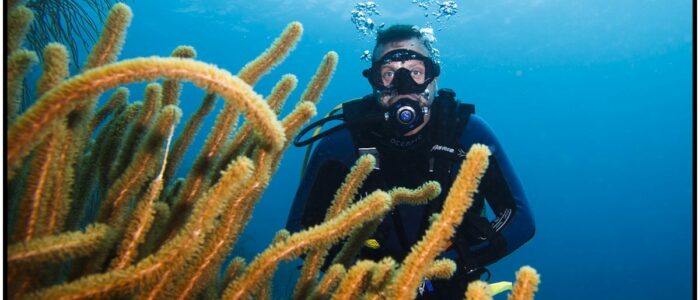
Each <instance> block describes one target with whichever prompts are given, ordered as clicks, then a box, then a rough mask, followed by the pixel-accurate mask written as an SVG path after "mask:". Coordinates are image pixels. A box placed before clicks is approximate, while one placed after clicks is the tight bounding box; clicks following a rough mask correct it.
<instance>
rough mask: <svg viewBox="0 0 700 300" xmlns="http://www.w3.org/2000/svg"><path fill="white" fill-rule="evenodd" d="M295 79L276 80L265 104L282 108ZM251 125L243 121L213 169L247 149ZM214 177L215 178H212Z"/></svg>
mask: <svg viewBox="0 0 700 300" xmlns="http://www.w3.org/2000/svg"><path fill="white" fill-rule="evenodd" d="M296 85H297V79H296V77H295V76H294V75H284V76H282V79H281V80H280V81H279V82H277V84H276V85H275V87H274V88H273V89H272V92H271V93H270V95H269V96H268V97H267V98H266V100H265V102H267V105H268V106H269V107H270V108H271V109H272V110H273V111H274V112H275V114H279V113H280V110H281V109H282V105H283V104H284V102H285V101H286V100H287V97H289V94H290V93H291V92H292V90H294V89H295V88H296ZM252 131H253V130H252V127H251V125H250V124H248V122H245V123H243V125H242V126H241V127H240V129H238V132H237V133H236V135H235V136H234V137H233V139H231V141H230V142H228V143H227V145H226V147H225V148H224V150H223V154H222V155H221V158H220V159H219V162H218V163H217V165H216V167H214V170H221V169H223V167H225V166H226V163H228V162H229V161H231V160H232V159H234V158H235V157H237V156H238V155H241V154H243V153H247V152H248V151H249V147H250V145H251V144H252V142H251V139H250V136H251V134H252ZM214 179H215V178H214Z"/></svg>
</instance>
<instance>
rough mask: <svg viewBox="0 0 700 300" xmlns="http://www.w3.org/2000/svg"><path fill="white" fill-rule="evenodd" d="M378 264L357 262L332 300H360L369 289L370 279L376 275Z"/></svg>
mask: <svg viewBox="0 0 700 300" xmlns="http://www.w3.org/2000/svg"><path fill="white" fill-rule="evenodd" d="M376 266H377V263H375V262H373V261H370V260H361V261H359V262H357V263H356V264H355V265H354V266H353V267H352V268H350V270H348V274H347V275H346V276H345V278H343V281H341V282H340V285H339V286H338V289H337V290H336V292H335V294H333V297H332V298H331V299H332V300H353V299H358V298H359V296H360V295H362V293H363V292H364V291H365V290H366V289H367V284H368V283H369V278H370V277H371V276H372V273H374V269H375V268H376Z"/></svg>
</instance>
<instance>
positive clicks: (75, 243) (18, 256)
mask: <svg viewBox="0 0 700 300" xmlns="http://www.w3.org/2000/svg"><path fill="white" fill-rule="evenodd" d="M110 231H111V229H110V228H109V226H107V225H103V224H95V225H92V226H88V227H87V229H85V232H68V233H63V234H60V235H52V236H47V237H44V238H39V239H34V240H32V241H28V242H22V243H17V244H14V245H11V246H10V247H8V248H7V263H8V264H9V265H10V268H19V267H20V266H26V265H28V264H33V265H39V264H42V263H48V262H51V263H57V262H62V261H65V260H67V259H69V258H75V257H81V256H86V255H89V254H92V253H94V252H95V251H97V250H98V249H100V248H101V247H102V246H104V245H103V244H104V242H105V241H106V240H107V239H108V237H109V235H110Z"/></svg>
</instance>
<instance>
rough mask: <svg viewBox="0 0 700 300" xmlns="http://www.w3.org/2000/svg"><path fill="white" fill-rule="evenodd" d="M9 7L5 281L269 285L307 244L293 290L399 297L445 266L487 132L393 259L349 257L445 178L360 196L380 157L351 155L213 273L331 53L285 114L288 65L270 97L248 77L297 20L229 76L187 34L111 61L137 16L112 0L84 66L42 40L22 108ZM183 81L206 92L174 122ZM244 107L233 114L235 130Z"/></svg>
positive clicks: (92, 285) (12, 284)
mask: <svg viewBox="0 0 700 300" xmlns="http://www.w3.org/2000/svg"><path fill="white" fill-rule="evenodd" d="M20 2H21V1H20ZM9 9H10V11H9V12H8V15H7V16H8V18H9V20H8V24H9V25H10V26H11V27H13V28H10V30H8V31H7V32H8V35H9V36H8V40H10V41H12V44H11V47H10V48H7V50H8V56H7V57H6V59H7V62H8V77H7V78H6V80H7V86H8V90H7V91H6V95H5V96H6V101H7V105H8V107H9V108H10V109H9V110H8V115H7V116H6V118H7V120H8V126H9V128H8V131H7V133H6V134H7V140H8V145H7V154H6V166H7V174H8V179H7V180H8V181H7V183H8V187H9V190H10V193H9V197H8V198H7V201H8V203H9V205H6V209H8V210H9V211H8V212H7V215H9V216H10V220H9V222H8V223H6V224H8V226H6V228H7V229H6V230H7V235H8V237H9V241H10V245H9V247H8V248H7V259H6V263H7V266H8V274H7V277H6V282H5V283H6V287H7V288H8V294H9V296H10V298H12V299H24V298H26V299H102V298H122V297H129V298H137V299H144V298H147V299H192V298H197V297H206V298H217V299H218V298H221V299H251V298H253V297H256V298H262V299H267V298H270V297H272V296H271V295H270V293H271V288H270V284H271V280H272V274H273V273H274V270H275V269H276V268H277V265H278V264H279V263H280V262H281V261H282V260H290V259H294V258H296V257H299V256H301V255H302V254H304V255H306V257H307V265H306V266H305V267H304V270H303V271H302V274H303V275H302V277H301V279H300V281H299V283H298V284H297V292H295V298H298V299H305V298H311V299H328V298H331V297H332V298H334V299H351V298H355V297H362V296H364V297H366V298H368V299H393V298H396V299H410V298H413V297H414V296H415V291H416V288H417V285H418V282H419V280H420V279H421V278H423V277H426V278H446V277H449V276H451V275H452V273H454V263H453V262H451V261H449V260H436V257H437V255H438V254H439V251H440V250H441V249H443V248H444V246H445V243H446V242H447V240H449V238H450V236H451V234H452V232H453V231H454V228H455V226H456V225H457V224H459V223H460V222H461V215H462V214H463V212H464V211H465V210H466V209H468V207H469V206H470V205H471V200H472V196H473V193H474V191H475V190H476V188H477V187H478V184H479V180H480V178H481V176H482V175H483V172H484V171H485V169H486V167H487V164H488V156H489V155H490V153H489V151H488V148H487V147H484V146H482V145H475V146H474V147H472V149H471V150H470V151H469V154H468V155H467V158H466V160H465V161H464V163H463V166H462V170H461V172H460V175H459V179H458V180H457V181H456V182H455V185H454V186H453V187H452V188H451V190H450V193H449V196H448V198H447V201H446V203H445V207H444V209H443V211H442V212H441V214H439V215H438V216H436V217H435V218H434V221H433V223H432V225H431V227H430V229H429V234H427V235H426V238H424V239H423V240H422V241H421V242H420V243H419V244H417V245H416V246H415V247H414V250H413V252H412V253H411V254H410V255H409V256H408V257H407V259H406V260H405V261H403V262H395V261H393V260H392V259H390V258H386V259H384V260H382V261H379V262H373V261H359V262H355V261H354V260H355V256H356V254H357V252H358V249H359V247H361V245H362V243H363V242H364V240H365V239H366V237H367V236H368V235H370V234H371V233H372V231H373V230H375V229H376V226H377V225H378V223H379V222H380V221H381V218H382V217H383V215H384V214H386V213H387V212H388V211H390V210H391V209H392V207H394V206H395V205H397V204H399V203H411V204H416V205H420V204H421V203H425V202H426V201H429V200H430V199H432V198H435V197H436V196H437V195H438V194H439V193H440V186H439V185H438V184H437V183H434V182H428V183H426V184H425V185H423V186H421V187H420V188H418V189H416V190H408V189H403V188H396V189H394V190H391V191H381V190H377V191H375V192H373V193H371V194H369V195H366V196H365V197H358V195H356V194H357V190H358V189H359V187H360V186H361V185H362V183H363V181H364V179H365V178H366V177H367V175H368V174H369V172H371V171H372V169H373V167H374V163H375V162H374V159H373V158H372V157H361V158H360V159H359V160H358V163H357V166H356V167H355V168H353V171H352V172H350V173H349V174H348V176H347V179H346V181H345V183H344V184H343V186H342V187H341V189H340V190H339V191H338V193H337V194H336V199H335V201H334V205H333V207H332V208H331V209H330V210H329V212H328V213H327V215H326V220H325V222H324V223H322V224H320V225H318V226H316V227H313V228H309V229H308V230H305V231H302V232H298V233H295V234H291V235H290V234H289V233H287V232H285V231H282V232H280V233H279V234H278V236H277V237H276V238H275V240H274V241H273V243H272V245H271V246H270V247H269V248H268V249H267V250H265V251H264V252H263V253H261V254H260V255H259V256H258V257H256V258H255V259H254V260H253V261H251V262H249V263H246V262H245V261H244V260H243V259H240V258H238V259H235V260H234V261H233V262H232V263H231V264H230V266H229V267H228V268H227V271H226V272H225V275H224V276H219V270H222V268H223V267H225V266H223V265H224V262H225V258H226V256H227V254H229V253H230V252H231V251H232V249H233V247H234V245H235V244H236V243H237V242H238V238H239V237H240V235H241V232H242V231H243V229H244V226H245V224H247V223H248V221H249V220H250V218H251V214H252V212H253V208H254V206H255V204H256V202H257V201H258V200H259V199H260V197H261V196H262V193H263V191H264V190H265V189H266V188H267V186H268V185H269V183H270V179H271V177H272V176H273V174H274V173H275V171H276V170H277V168H278V166H279V164H280V161H281V159H282V155H283V153H284V151H285V149H286V148H287V147H288V145H289V141H290V140H291V139H292V137H293V136H294V135H295V134H296V133H297V131H298V130H299V129H300V128H301V127H302V126H303V125H304V124H306V123H307V122H308V121H309V120H310V119H311V118H313V116H314V115H315V114H316V108H315V104H316V103H318V101H319V100H320V99H321V95H322V93H323V90H324V89H325V88H326V86H327V85H328V84H329V81H330V79H331V77H332V75H333V72H334V70H335V68H336V65H337V61H338V56H337V54H336V53H335V52H329V53H328V54H327V55H325V56H324V57H323V58H322V60H321V63H320V65H319V67H318V70H317V72H316V74H315V75H314V76H313V78H311V79H310V81H309V83H308V85H307V87H306V89H305V91H304V92H303V94H302V96H301V99H300V100H299V101H298V103H297V104H296V107H295V108H294V109H293V110H292V112H291V113H289V114H288V115H286V116H279V114H280V112H281V107H282V105H283V104H284V103H285V101H286V99H287V98H288V97H289V95H290V94H291V92H292V90H294V89H295V87H296V85H297V78H296V77H295V76H294V75H291V74H287V75H284V76H282V78H281V79H280V80H279V82H278V83H277V85H276V86H275V87H274V88H273V90H272V91H271V92H270V94H269V95H268V96H267V97H262V96H261V95H259V94H257V93H256V92H255V91H254V89H253V86H254V85H255V83H256V82H258V81H259V80H260V78H261V77H262V76H264V75H266V74H267V73H269V72H270V71H271V70H272V69H273V68H274V67H275V66H277V65H278V64H280V63H281V62H282V61H283V60H284V59H285V58H286V56H287V55H288V54H289V53H290V52H291V50H292V49H293V48H294V47H295V45H296V44H297V42H298V41H299V40H300V38H301V35H302V32H303V29H302V26H301V24H299V23H297V22H293V23H291V24H289V25H288V26H287V28H285V29H284V31H283V32H282V34H281V35H280V36H279V37H278V38H277V39H276V40H275V41H274V42H273V43H272V45H271V46H270V47H269V48H268V49H267V50H266V51H265V52H263V53H262V54H261V55H260V56H259V57H257V58H255V59H254V60H252V61H251V62H250V63H248V64H246V65H245V66H244V67H243V68H242V69H241V70H240V71H239V72H238V73H237V74H238V75H237V76H234V75H232V74H231V73H229V72H227V71H225V70H222V69H220V68H217V67H215V66H213V65H210V64H206V63H204V62H200V61H197V60H195V57H196V52H195V50H194V48H192V47H191V46H180V47H177V48H176V49H175V50H174V51H173V52H172V53H171V55H170V57H155V56H154V57H149V58H134V59H128V60H122V61H119V60H118V59H117V57H118V55H119V53H120V51H121V47H122V44H123V43H124V41H125V39H126V29H127V27H128V25H129V23H130V20H131V17H132V12H131V9H130V8H129V7H128V6H126V5H124V4H121V3H119V4H116V5H114V6H113V7H112V9H111V10H110V12H109V14H108V16H107V19H106V21H105V25H104V28H103V30H102V34H101V36H100V38H99V39H98V41H97V43H96V44H95V45H94V47H93V50H92V52H91V53H90V55H89V56H88V59H87V61H86V63H85V65H84V66H83V67H82V71H81V72H80V73H79V74H73V75H71V74H69V69H68V65H69V57H70V55H69V53H68V52H67V50H66V48H65V47H64V46H62V45H60V44H57V43H52V44H49V45H48V46H47V47H46V48H45V49H44V50H43V53H42V55H43V58H44V59H43V60H42V61H43V68H42V75H41V77H40V79H39V81H38V82H37V83H36V86H37V88H36V96H37V99H36V100H35V102H34V104H33V105H32V106H31V107H29V108H28V109H26V110H25V111H20V108H19V106H18V105H16V103H18V97H20V95H21V89H22V87H23V86H24V84H23V83H24V82H23V81H24V78H25V75H26V74H27V72H28V71H29V69H30V68H31V65H32V64H35V63H36V62H37V61H38V59H37V54H36V53H34V52H32V51H29V50H26V49H23V48H22V45H23V43H24V41H25V39H26V34H27V27H28V26H31V24H32V18H33V17H32V12H31V10H29V9H27V8H26V7H25V6H23V5H22V4H21V3H20V4H16V5H13V6H11V7H9ZM20 27H21V28H20ZM144 81H147V82H149V83H148V85H147V86H146V89H145V91H144V96H143V101H133V102H130V101H129V97H130V95H131V94H132V93H133V92H132V91H130V90H129V89H127V88H126V87H124V86H123V85H125V84H129V83H134V82H144ZM183 81H189V82H192V83H193V84H194V85H195V86H197V87H199V88H201V89H203V90H204V91H205V96H204V97H203V100H202V104H201V106H200V108H199V109H197V111H196V112H195V113H194V114H193V115H192V116H190V117H189V119H188V121H187V122H186V124H185V125H184V128H183V129H182V130H179V131H178V130H176V128H177V127H178V124H179V121H180V119H181V118H182V117H183V116H182V114H183V112H182V111H181V109H180V108H179V107H178V105H179V103H180V102H181V101H187V100H186V99H180V97H181V93H180V91H181V89H182V82H183ZM112 89H114V92H113V93H112V94H111V95H109V97H108V100H107V101H106V102H105V104H104V105H103V106H102V107H96V106H97V103H98V99H99V98H100V96H101V95H103V94H104V93H105V92H108V91H109V90H112ZM218 98H221V99H223V101H224V105H223V108H222V109H221V111H220V112H219V113H218V116H217V118H216V122H215V124H214V126H213V128H212V129H211V130H208V132H209V134H208V136H207V139H206V142H205V143H204V145H202V146H201V149H200V150H199V154H198V155H197V158H196V159H195V162H194V164H193V165H192V167H191V169H190V171H189V172H188V173H187V176H186V177H185V178H175V169H176V168H177V166H178V165H179V164H180V161H181V160H182V155H183V153H184V151H185V150H186V149H188V148H190V147H191V146H193V145H192V141H193V137H194V135H195V134H196V133H197V132H198V130H199V128H201V125H202V120H203V119H204V117H206V116H207V115H208V114H209V113H210V112H211V111H212V110H213V107H214V102H215V101H216V100H217V99H218ZM239 118H244V122H243V125H241V126H240V127H239V128H238V129H237V130H236V128H235V127H236V124H238V123H239V122H238V119H239ZM175 132H180V133H179V134H178V135H177V136H174V133H175ZM234 132H235V134H233V133H234ZM357 198H361V199H357ZM345 238H347V243H346V245H345V247H344V248H343V251H342V253H343V256H342V258H336V260H337V261H334V262H333V265H332V266H331V267H330V268H329V269H328V271H327V272H325V276H321V274H319V273H320V263H321V262H323V260H324V257H325V256H326V253H327V250H328V248H329V247H331V246H332V245H333V244H335V243H338V242H339V241H340V240H342V239H345ZM528 270H530V269H528ZM533 272H534V270H531V271H528V273H522V272H521V273H522V274H526V275H519V276H518V280H519V281H518V283H516V285H515V286H516V288H514V294H516V293H515V291H516V290H517V291H518V293H517V296H516V297H515V298H514V299H527V298H528V297H530V298H531V297H532V295H533V293H534V291H535V290H536V285H537V284H538V283H539V277H538V275H536V273H534V275H533ZM521 277H522V278H525V279H522V280H521V279H520V278H521ZM467 298H469V296H467Z"/></svg>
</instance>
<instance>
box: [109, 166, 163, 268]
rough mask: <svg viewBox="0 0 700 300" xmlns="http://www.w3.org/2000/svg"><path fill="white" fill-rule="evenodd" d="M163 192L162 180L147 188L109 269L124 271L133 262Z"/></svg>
mask: <svg viewBox="0 0 700 300" xmlns="http://www.w3.org/2000/svg"><path fill="white" fill-rule="evenodd" d="M162 190H163V179H161V178H156V179H155V180H153V182H152V183H151V184H150V186H149V187H148V192H147V193H146V198H145V199H144V200H143V201H141V202H139V204H138V206H137V207H136V209H135V210H134V216H133V217H132V220H131V222H130V223H129V225H128V226H127V228H126V233H125V234H124V238H123V239H122V242H121V244H120V246H119V249H118V250H117V257H115V258H114V260H113V261H112V263H111V265H110V269H124V268H126V267H127V266H128V265H129V264H131V262H132V261H133V260H134V258H135V257H136V255H137V254H138V251H137V250H138V246H139V245H140V244H141V243H142V242H143V241H144V240H145V238H146V234H147V233H148V230H149V229H150V228H151V225H152V224H153V218H154V217H155V213H156V212H155V208H154V207H153V205H154V204H155V203H154V201H155V200H156V199H157V198H158V196H159V195H160V192H161V191H162Z"/></svg>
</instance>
